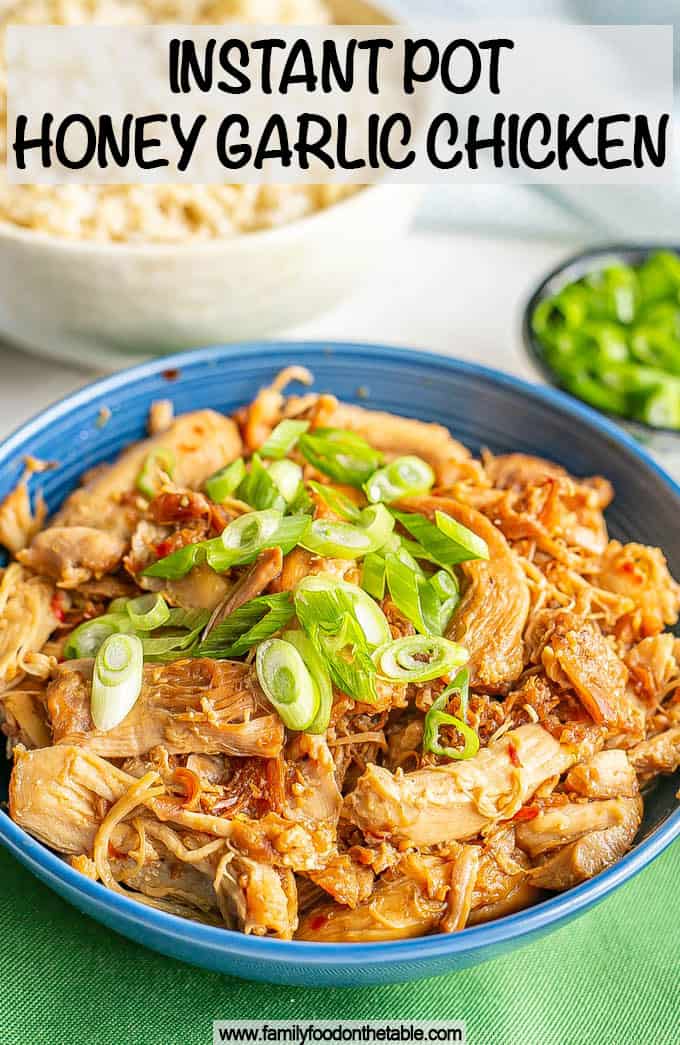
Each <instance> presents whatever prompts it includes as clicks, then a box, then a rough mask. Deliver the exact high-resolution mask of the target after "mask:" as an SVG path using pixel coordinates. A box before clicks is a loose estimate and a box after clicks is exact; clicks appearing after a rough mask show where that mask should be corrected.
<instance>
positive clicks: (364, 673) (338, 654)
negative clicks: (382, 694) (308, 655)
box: [305, 614, 378, 704]
mask: <svg viewBox="0 0 680 1045" xmlns="http://www.w3.org/2000/svg"><path fill="white" fill-rule="evenodd" d="M305 630H307V634H308V635H309V638H310V639H311V641H312V642H313V643H314V645H315V646H316V648H317V649H318V650H319V652H320V653H321V655H322V656H323V658H324V660H325V662H326V667H327V668H328V672H329V674H330V676H331V679H332V681H333V684H334V685H335V686H337V688H338V689H339V690H340V691H341V692H342V693H346V694H347V696H349V697H352V698H353V699H354V700H359V701H361V702H362V703H364V704H373V703H375V701H376V700H377V699H378V694H377V691H376V688H375V678H376V667H375V664H374V663H373V661H372V660H371V655H370V653H369V652H368V649H367V647H366V637H365V635H364V633H363V631H362V630H361V627H360V626H359V622H358V621H357V620H356V619H355V618H354V617H352V616H351V615H349V614H348V615H347V616H346V617H345V618H344V619H343V622H342V624H341V625H340V629H339V631H337V632H335V633H331V632H328V631H326V630H325V629H324V628H322V627H321V626H319V625H315V624H312V625H311V626H309V628H308V629H305Z"/></svg>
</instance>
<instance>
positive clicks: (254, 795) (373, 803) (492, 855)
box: [0, 366, 680, 943]
mask: <svg viewBox="0 0 680 1045" xmlns="http://www.w3.org/2000/svg"><path fill="white" fill-rule="evenodd" d="M296 382H297V383H298V384H301V385H302V386H303V387H302V388H299V389H298V390H295V388H294V387H289V386H294V384H295V383H296ZM312 385H313V377H312V375H311V374H310V373H309V372H308V371H307V370H305V369H304V368H301V367H296V366H291V367H288V368H287V369H286V370H285V371H283V372H282V373H281V374H280V375H278V377H275V378H274V379H273V381H272V384H271V385H270V386H268V387H266V388H263V389H261V390H260V391H259V392H258V394H257V396H256V397H255V399H254V400H253V402H252V403H250V404H249V405H246V406H244V407H242V408H241V409H239V410H238V411H237V412H236V413H235V415H234V416H233V417H227V416H223V415H222V414H220V413H217V412H216V411H213V410H208V409H200V410H197V411H195V412H193V413H190V414H185V415H180V416H175V414H174V408H173V406H172V403H170V402H169V401H163V403H158V404H153V405H152V406H151V410H150V422H149V431H150V433H151V435H150V436H149V438H148V439H146V440H142V441H140V442H138V443H136V444H134V445H133V446H130V447H127V448H124V449H123V451H122V453H121V454H120V456H119V457H118V458H117V460H115V461H113V462H111V463H108V464H104V465H99V466H98V467H97V468H96V469H95V470H94V471H92V472H90V473H88V474H87V475H85V476H84V477H83V482H82V485H81V486H80V487H79V488H78V489H77V490H76V491H75V492H73V493H71V494H70V495H69V496H68V498H67V499H66V501H65V502H64V504H63V505H62V506H61V508H60V509H59V510H58V511H57V512H56V514H55V515H54V516H53V517H52V518H47V509H46V506H45V503H44V501H43V498H42V496H41V493H40V484H41V478H40V476H41V474H42V472H43V471H44V470H45V468H46V467H48V465H47V464H45V463H43V462H37V461H30V462H27V463H26V471H25V474H24V476H23V478H22V480H21V482H20V483H19V485H18V486H17V487H16V489H15V490H14V491H13V492H12V493H11V494H10V495H9V497H8V498H7V499H6V500H5V502H4V504H3V505H0V541H1V542H2V544H3V545H4V547H5V548H6V550H7V552H8V555H9V561H8V565H7V566H5V567H4V569H2V570H0V723H1V726H2V730H3V732H4V734H5V737H6V740H7V752H8V756H9V757H10V758H11V759H12V760H13V769H12V776H11V782H10V793H9V810H10V814H11V816H12V818H13V819H14V820H15V821H16V823H17V824H19V825H20V826H21V827H22V828H23V829H24V830H25V831H27V832H28V833H29V834H31V835H32V836H33V837H35V838H36V839H38V840H39V841H40V842H41V843H43V844H44V845H46V846H49V847H50V848H51V849H52V850H54V851H55V852H57V853H58V854H60V855H61V856H62V857H63V859H64V860H68V861H70V862H71V863H72V865H73V866H74V867H76V868H77V869H78V870H79V871H81V872H82V873H83V874H86V875H88V876H89V877H90V878H92V879H95V880H97V881H99V882H100V883H101V884H102V885H103V886H105V887H106V888H108V889H110V890H113V891H114V892H118V893H121V894H124V895H126V896H130V897H133V898H135V899H137V900H138V901H139V902H141V903H145V904H149V905H151V906H154V907H157V908H160V909H162V910H165V911H168V912H170V913H172V914H175V915H178V916H181V917H184V918H191V919H195V920H198V921H201V922H206V923H208V924H213V925H218V926H223V927H225V928H229V929H235V930H237V931H240V932H244V933H252V934H256V935H261V936H273V937H278V938H281V939H293V938H297V939H302V940H311V941H323V942H337V943H353V942H364V941H373V940H395V939H403V938H407V937H414V936H421V935H423V934H427V933H450V932H459V931H461V930H463V929H465V927H466V926H468V925H476V924H479V923H481V922H484V921H489V920H492V919H495V918H502V917H504V916H506V915H508V914H510V913H513V912H515V911H518V910H521V909H522V908H524V907H527V906H529V905H531V904H533V903H536V902H537V901H539V900H540V899H542V898H543V897H545V896H546V895H549V894H550V893H551V892H555V891H560V890H564V889H569V888H571V887H573V886H575V885H578V884H579V883H581V882H583V881H585V880H586V879H588V878H591V877H593V876H594V875H597V874H599V873H600V872H601V871H603V870H604V869H605V868H607V867H609V866H610V865H611V864H612V863H614V862H615V861H617V860H618V859H620V858H621V857H622V856H623V855H624V854H625V853H626V852H627V851H628V850H629V849H630V848H631V846H632V845H633V844H634V843H635V839H636V836H637V834H638V831H639V828H640V824H641V821H642V815H643V810H644V795H645V789H646V788H648V787H649V786H650V784H651V783H652V782H653V781H654V779H655V778H656V777H657V776H658V775H659V774H672V773H675V772H676V771H677V770H678V769H679V768H680V640H678V639H676V638H675V636H674V635H673V634H672V632H671V631H668V630H666V629H669V628H672V627H673V626H674V625H675V624H676V623H677V620H678V614H679V612H680V586H678V584H677V583H676V582H675V580H674V579H673V577H672V576H671V573H670V572H669V569H668V566H667V563H666V560H665V558H664V555H663V552H662V551H661V550H660V549H658V548H651V547H647V546H644V545H642V544H639V543H630V544H623V543H621V542H620V541H614V540H610V539H609V536H608V533H607V526H606V521H605V516H604V511H605V509H606V507H607V506H608V504H609V503H610V501H611V499H612V497H613V496H614V491H613V490H612V488H611V486H610V484H609V483H608V482H607V480H606V479H604V478H600V477H573V476H571V475H569V474H568V473H567V472H566V471H565V470H564V469H563V468H562V467H560V466H559V465H558V464H555V463H553V462H549V461H544V460H542V459H541V458H539V457H530V456H527V455H524V454H521V453H509V454H506V455H498V456H495V455H492V454H491V453H488V452H484V453H483V454H482V456H481V459H479V460H477V459H475V458H473V457H472V455H471V454H470V453H469V451H468V450H467V449H466V448H465V447H463V446H462V445H461V444H460V443H459V442H458V441H457V440H456V439H455V438H454V435H452V434H451V433H450V432H448V430H447V429H446V428H444V427H442V426H441V425H435V424H430V423H428V422H425V421H419V420H415V419H413V418H403V417H398V416H396V415H392V414H389V413H385V412H383V411H373V410H371V409H368V408H367V406H366V405H363V406H355V405H351V404H344V403H341V402H339V401H338V400H337V399H335V397H334V396H332V395H330V394H327V393H323V394H317V393H316V392H314V391H313V390H311V389H312ZM49 467H58V462H57V463H53V462H51V463H50V464H49Z"/></svg>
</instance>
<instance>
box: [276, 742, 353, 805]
mask: <svg viewBox="0 0 680 1045" xmlns="http://www.w3.org/2000/svg"><path fill="white" fill-rule="evenodd" d="M286 758H287V761H288V762H289V764H290V766H291V767H292V768H293V770H294V781H293V783H292V784H291V786H290V787H289V789H288V794H287V797H286V803H285V807H284V810H283V812H284V814H285V816H287V817H288V819H289V820H308V821H310V822H312V823H323V822H330V823H333V824H335V823H337V821H338V817H339V816H340V809H341V807H342V795H341V794H340V789H339V788H338V784H337V781H336V775H335V762H334V761H333V756H332V755H331V753H330V750H329V747H328V744H327V743H326V739H325V737H323V736H315V735H313V734H311V733H300V734H298V736H296V737H295V739H294V740H293V741H292V742H291V744H290V745H289V746H288V749H287V752H286Z"/></svg>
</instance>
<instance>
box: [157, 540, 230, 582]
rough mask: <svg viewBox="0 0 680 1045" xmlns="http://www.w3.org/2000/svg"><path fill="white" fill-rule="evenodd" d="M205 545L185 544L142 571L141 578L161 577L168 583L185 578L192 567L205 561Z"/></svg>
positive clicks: (201, 543)
mask: <svg viewBox="0 0 680 1045" xmlns="http://www.w3.org/2000/svg"><path fill="white" fill-rule="evenodd" d="M218 540H219V538H218ZM205 543H206V542H204V541H200V542H199V543H198V544H185V545H184V547H183V548H178V549H177V551H174V552H170V554H169V555H166V556H164V558H162V559H158V560H157V562H154V563H152V564H151V566H147V568H146V569H145V570H142V577H162V578H163V579H164V580H169V581H177V580H179V579H180V578H181V577H186V575H187V573H189V572H190V571H191V570H192V569H193V568H194V566H197V565H198V564H199V563H201V562H204V561H205Z"/></svg>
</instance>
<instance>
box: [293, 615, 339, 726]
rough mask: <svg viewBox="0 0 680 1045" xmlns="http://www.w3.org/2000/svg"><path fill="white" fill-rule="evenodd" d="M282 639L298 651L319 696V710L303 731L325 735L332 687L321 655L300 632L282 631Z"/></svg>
mask: <svg viewBox="0 0 680 1045" xmlns="http://www.w3.org/2000/svg"><path fill="white" fill-rule="evenodd" d="M283 638H284V639H285V640H286V642H290V643H291V645H292V646H295V649H296V650H297V651H298V653H299V654H300V656H301V657H302V659H303V661H304V662H305V667H306V668H307V670H308V671H309V673H310V675H311V676H312V681H313V682H314V685H315V686H316V689H317V692H318V694H319V710H318V711H317V713H316V715H315V716H314V719H313V721H312V722H310V724H309V725H308V726H307V728H306V729H305V732H306V733H325V732H326V730H327V729H328V724H329V722H330V719H331V711H332V709H333V686H332V684H331V678H330V675H329V673H328V668H327V667H326V662H325V661H324V659H323V657H322V656H321V654H320V653H319V652H318V650H317V648H316V646H315V645H314V643H313V642H312V641H311V639H308V638H307V636H306V635H304V634H303V632H301V631H284V633H283Z"/></svg>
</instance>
